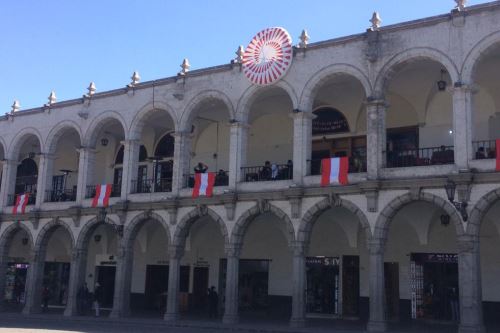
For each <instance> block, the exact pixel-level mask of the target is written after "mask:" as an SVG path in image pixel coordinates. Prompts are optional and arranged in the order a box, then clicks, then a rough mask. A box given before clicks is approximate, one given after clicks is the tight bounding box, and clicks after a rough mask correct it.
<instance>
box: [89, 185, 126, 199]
mask: <svg viewBox="0 0 500 333" xmlns="http://www.w3.org/2000/svg"><path fill="white" fill-rule="evenodd" d="M95 188H96V186H95V185H87V188H86V189H85V198H86V199H89V198H93V197H95ZM121 192H122V184H113V186H112V188H111V195H110V196H111V197H119V196H120V195H121Z"/></svg>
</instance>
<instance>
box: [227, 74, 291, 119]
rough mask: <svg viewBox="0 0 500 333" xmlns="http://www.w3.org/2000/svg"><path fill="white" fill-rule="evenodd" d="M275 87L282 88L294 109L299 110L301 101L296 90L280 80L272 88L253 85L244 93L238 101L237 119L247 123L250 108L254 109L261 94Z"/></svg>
mask: <svg viewBox="0 0 500 333" xmlns="http://www.w3.org/2000/svg"><path fill="white" fill-rule="evenodd" d="M275 87H278V88H281V89H283V90H284V91H285V92H286V93H287V95H288V97H289V98H290V100H291V101H292V105H293V109H296V108H298V106H299V99H298V97H297V93H296V92H295V90H294V88H293V87H292V86H291V85H290V84H289V83H288V82H286V81H285V80H280V81H278V82H277V83H276V84H273V85H272V86H265V87H263V86H257V85H251V86H250V87H248V88H247V89H246V90H245V91H244V92H243V94H242V97H241V98H240V100H239V101H238V105H237V107H236V113H235V119H236V120H239V121H243V122H246V121H247V120H248V115H249V113H250V108H251V107H252V103H253V102H254V101H255V100H256V99H257V97H258V96H259V93H261V92H262V91H265V90H266V89H270V88H275ZM290 111H291V110H290Z"/></svg>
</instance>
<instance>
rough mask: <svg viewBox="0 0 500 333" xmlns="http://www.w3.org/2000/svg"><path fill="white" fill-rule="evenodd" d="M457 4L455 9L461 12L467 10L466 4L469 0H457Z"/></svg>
mask: <svg viewBox="0 0 500 333" xmlns="http://www.w3.org/2000/svg"><path fill="white" fill-rule="evenodd" d="M455 2H456V3H457V5H456V6H455V9H456V10H458V11H459V12H461V11H463V10H465V5H467V0H455Z"/></svg>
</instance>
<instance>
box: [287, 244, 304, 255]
mask: <svg viewBox="0 0 500 333" xmlns="http://www.w3.org/2000/svg"><path fill="white" fill-rule="evenodd" d="M290 249H291V250H292V252H293V256H294V257H303V256H305V255H306V250H307V246H306V244H305V242H303V241H294V242H293V243H292V244H291V245H290Z"/></svg>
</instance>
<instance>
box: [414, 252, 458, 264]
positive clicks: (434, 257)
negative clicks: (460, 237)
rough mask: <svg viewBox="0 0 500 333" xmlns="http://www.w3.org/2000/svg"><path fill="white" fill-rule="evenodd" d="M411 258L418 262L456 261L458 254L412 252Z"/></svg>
mask: <svg viewBox="0 0 500 333" xmlns="http://www.w3.org/2000/svg"><path fill="white" fill-rule="evenodd" d="M411 259H412V261H415V262H418V263H426V262H437V263H457V262H458V255H457V254H454V253H412V254H411Z"/></svg>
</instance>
